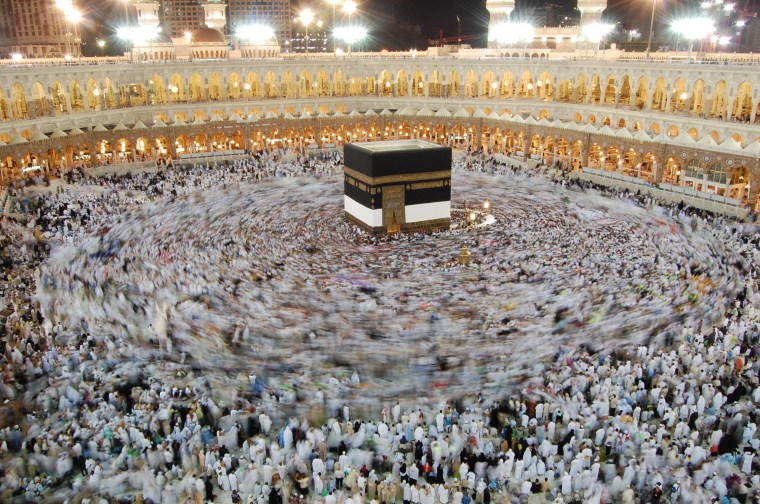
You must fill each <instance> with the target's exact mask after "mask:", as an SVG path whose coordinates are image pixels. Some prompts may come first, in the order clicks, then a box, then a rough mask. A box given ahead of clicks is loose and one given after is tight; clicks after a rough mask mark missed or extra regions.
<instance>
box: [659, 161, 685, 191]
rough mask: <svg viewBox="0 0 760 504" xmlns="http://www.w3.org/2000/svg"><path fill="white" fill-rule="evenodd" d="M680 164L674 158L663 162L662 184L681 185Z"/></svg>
mask: <svg viewBox="0 0 760 504" xmlns="http://www.w3.org/2000/svg"><path fill="white" fill-rule="evenodd" d="M681 180H682V179H681V163H680V162H679V161H678V158H677V157H675V156H671V157H669V158H668V159H667V160H666V161H665V166H663V169H662V182H663V183H665V184H671V185H679V184H680V183H681Z"/></svg>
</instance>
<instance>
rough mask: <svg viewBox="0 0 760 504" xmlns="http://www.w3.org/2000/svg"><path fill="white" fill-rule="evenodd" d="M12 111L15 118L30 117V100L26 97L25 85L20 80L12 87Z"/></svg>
mask: <svg viewBox="0 0 760 504" xmlns="http://www.w3.org/2000/svg"><path fill="white" fill-rule="evenodd" d="M11 112H12V113H13V117H14V118H15V119H29V118H30V117H31V115H30V114H29V101H28V100H27V99H26V92H25V91H24V86H23V85H22V84H21V83H20V82H16V83H15V84H13V87H12V88H11Z"/></svg>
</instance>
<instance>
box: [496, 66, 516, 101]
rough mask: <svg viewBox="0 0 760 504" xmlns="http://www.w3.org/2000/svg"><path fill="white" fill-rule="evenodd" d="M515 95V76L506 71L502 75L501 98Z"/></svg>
mask: <svg viewBox="0 0 760 504" xmlns="http://www.w3.org/2000/svg"><path fill="white" fill-rule="evenodd" d="M514 96H515V76H514V75H512V72H510V71H506V72H504V73H503V74H502V76H501V83H500V85H499V98H513V97H514Z"/></svg>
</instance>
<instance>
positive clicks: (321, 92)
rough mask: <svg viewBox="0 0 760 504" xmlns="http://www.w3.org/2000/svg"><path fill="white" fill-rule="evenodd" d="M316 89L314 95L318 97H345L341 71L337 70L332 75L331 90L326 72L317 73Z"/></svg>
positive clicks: (343, 78) (343, 79)
mask: <svg viewBox="0 0 760 504" xmlns="http://www.w3.org/2000/svg"><path fill="white" fill-rule="evenodd" d="M316 84H317V86H316V88H315V89H314V94H315V95H316V96H320V97H324V98H326V97H328V96H330V94H332V96H346V77H345V76H344V75H343V71H342V70H338V71H337V72H335V75H333V80H332V89H330V77H328V75H327V71H325V70H320V71H319V72H317V81H316Z"/></svg>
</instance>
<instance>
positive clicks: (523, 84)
mask: <svg viewBox="0 0 760 504" xmlns="http://www.w3.org/2000/svg"><path fill="white" fill-rule="evenodd" d="M534 91H535V89H534V85H533V74H531V73H530V72H528V71H527V70H526V71H525V72H523V73H522V75H521V76H520V84H519V86H518V88H517V93H518V96H519V97H520V98H533V96H534V94H533V93H534Z"/></svg>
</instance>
